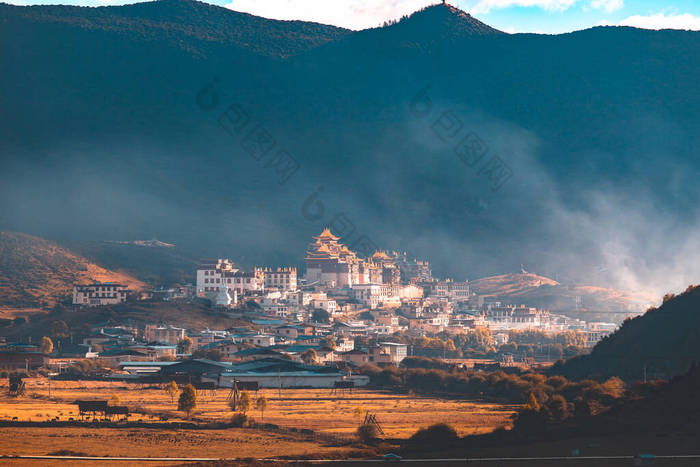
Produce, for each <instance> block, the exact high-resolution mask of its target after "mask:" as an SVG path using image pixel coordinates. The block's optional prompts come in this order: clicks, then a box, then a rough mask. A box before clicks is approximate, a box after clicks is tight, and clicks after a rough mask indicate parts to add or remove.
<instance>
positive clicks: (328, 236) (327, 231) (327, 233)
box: [314, 227, 340, 241]
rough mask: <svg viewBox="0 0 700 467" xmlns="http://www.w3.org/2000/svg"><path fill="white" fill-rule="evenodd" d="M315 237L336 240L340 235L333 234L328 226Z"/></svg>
mask: <svg viewBox="0 0 700 467" xmlns="http://www.w3.org/2000/svg"><path fill="white" fill-rule="evenodd" d="M314 238H315V239H316V240H320V239H324V240H335V241H338V240H340V237H336V236H335V235H333V234H332V233H331V229H329V228H328V227H326V228H325V229H323V232H321V234H320V235H319V236H318V237H314Z"/></svg>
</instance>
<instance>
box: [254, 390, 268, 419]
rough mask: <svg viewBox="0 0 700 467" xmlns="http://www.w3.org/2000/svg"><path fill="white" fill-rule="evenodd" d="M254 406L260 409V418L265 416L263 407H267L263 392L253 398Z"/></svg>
mask: <svg viewBox="0 0 700 467" xmlns="http://www.w3.org/2000/svg"><path fill="white" fill-rule="evenodd" d="M255 408H256V409H258V410H259V411H260V420H263V419H264V417H265V409H266V408H267V398H266V397H265V395H264V394H260V395H259V396H258V398H257V399H256V400H255Z"/></svg>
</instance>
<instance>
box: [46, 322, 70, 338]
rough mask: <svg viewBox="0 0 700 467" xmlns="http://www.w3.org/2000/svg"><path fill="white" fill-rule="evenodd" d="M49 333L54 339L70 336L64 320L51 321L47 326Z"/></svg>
mask: <svg viewBox="0 0 700 467" xmlns="http://www.w3.org/2000/svg"><path fill="white" fill-rule="evenodd" d="M49 335H50V336H51V337H52V338H54V339H65V338H66V337H68V336H70V330H69V329H68V325H67V324H66V322H65V321H53V322H52V323H51V325H50V326H49Z"/></svg>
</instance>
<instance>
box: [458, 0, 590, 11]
mask: <svg viewBox="0 0 700 467" xmlns="http://www.w3.org/2000/svg"><path fill="white" fill-rule="evenodd" d="M578 1H579V0H479V1H478V2H477V3H476V5H474V6H473V7H472V8H471V9H470V10H469V12H470V13H472V14H486V13H489V12H490V11H491V10H499V9H503V8H510V7H514V6H515V7H538V8H542V9H543V10H546V11H564V10H567V9H569V8H570V7H572V6H573V5H574V4H576V3H577V2H578Z"/></svg>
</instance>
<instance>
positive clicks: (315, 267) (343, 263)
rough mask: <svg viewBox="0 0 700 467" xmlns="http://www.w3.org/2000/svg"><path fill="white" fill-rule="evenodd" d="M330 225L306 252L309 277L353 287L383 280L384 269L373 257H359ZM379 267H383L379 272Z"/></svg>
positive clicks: (310, 280) (316, 281)
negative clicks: (337, 235) (343, 242)
mask: <svg viewBox="0 0 700 467" xmlns="http://www.w3.org/2000/svg"><path fill="white" fill-rule="evenodd" d="M339 240H340V237H336V236H335V235H333V234H332V233H331V231H330V229H324V230H323V232H321V234H320V235H319V236H318V237H314V241H313V242H312V243H311V244H310V245H309V249H308V251H307V252H306V281H307V283H308V284H318V285H324V286H327V287H338V288H342V287H350V288H351V287H353V286H354V285H357V284H369V283H371V282H372V280H381V269H378V266H377V265H376V264H375V263H374V262H372V261H371V260H364V259H362V258H358V257H357V255H356V254H355V253H354V252H353V251H351V250H350V249H349V248H348V247H347V246H345V245H343V244H342V243H340V242H339ZM377 271H380V272H379V274H378V272H377Z"/></svg>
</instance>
